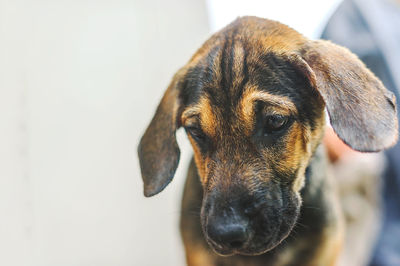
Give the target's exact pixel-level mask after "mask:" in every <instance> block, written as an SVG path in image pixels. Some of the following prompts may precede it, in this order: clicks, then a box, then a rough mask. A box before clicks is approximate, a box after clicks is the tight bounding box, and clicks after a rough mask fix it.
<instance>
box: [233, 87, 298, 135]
mask: <svg viewBox="0 0 400 266" xmlns="http://www.w3.org/2000/svg"><path fill="white" fill-rule="evenodd" d="M256 101H262V102H264V103H266V104H267V105H270V106H271V107H273V108H274V109H276V110H279V112H280V113H284V114H287V115H290V114H297V108H296V106H295V105H294V103H293V102H292V101H290V100H289V98H288V97H286V96H279V95H274V94H270V93H268V92H265V91H259V90H257V89H255V88H249V89H247V90H246V91H245V92H244V93H243V95H242V97H241V100H240V103H239V109H240V110H238V111H239V113H240V114H241V117H242V120H243V121H245V123H246V125H247V126H246V128H247V129H248V131H249V132H250V130H251V128H252V125H253V117H254V104H255V102H256Z"/></svg>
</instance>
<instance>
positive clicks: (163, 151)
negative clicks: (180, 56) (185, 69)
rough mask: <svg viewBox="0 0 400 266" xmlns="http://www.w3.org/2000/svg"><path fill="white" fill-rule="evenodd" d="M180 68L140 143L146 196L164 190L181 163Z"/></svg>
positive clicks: (140, 158)
mask: <svg viewBox="0 0 400 266" xmlns="http://www.w3.org/2000/svg"><path fill="white" fill-rule="evenodd" d="M180 72H181V71H180ZM180 72H178V73H177V74H176V75H175V76H174V78H173V80H172V82H171V83H170V85H169V87H168V89H167V91H166V92H165V94H164V96H163V98H162V99H161V102H160V104H159V105H158V108H157V111H156V113H155V115H154V117H153V119H152V120H151V122H150V125H149V126H148V128H147V129H146V131H145V133H144V135H143V137H142V139H141V140H140V143H139V147H138V155H139V162H140V169H141V172H142V178H143V183H144V195H145V196H146V197H151V196H153V195H155V194H157V193H159V192H161V191H162V190H163V189H164V188H165V187H166V186H167V185H168V184H169V183H170V182H171V180H172V178H173V177H174V174H175V171H176V168H177V167H178V163H179V157H180V150H179V147H178V143H177V141H176V136H175V134H176V130H177V128H178V121H177V113H178V109H179V98H178V95H179V91H180V87H181V86H182V81H181V76H182V75H181V73H180Z"/></svg>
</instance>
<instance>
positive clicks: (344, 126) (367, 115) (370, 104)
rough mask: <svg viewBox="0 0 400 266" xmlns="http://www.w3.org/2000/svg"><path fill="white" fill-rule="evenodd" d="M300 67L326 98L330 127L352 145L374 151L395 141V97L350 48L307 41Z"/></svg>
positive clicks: (324, 98) (363, 149) (365, 150)
mask: <svg viewBox="0 0 400 266" xmlns="http://www.w3.org/2000/svg"><path fill="white" fill-rule="evenodd" d="M301 56H302V58H303V59H304V61H305V62H304V61H303V63H304V64H303V65H302V67H301V70H302V72H303V73H305V74H306V76H307V77H308V79H309V80H310V83H311V85H312V86H313V87H314V88H315V89H316V90H317V91H318V92H319V94H320V95H321V96H322V98H323V100H324V101H325V104H326V107H327V110H328V114H329V118H330V121H331V124H332V127H333V129H334V131H335V132H336V134H337V135H338V136H339V138H340V139H342V140H343V141H344V142H345V143H346V144H347V145H349V146H350V147H351V148H353V149H355V150H358V151H363V152H374V151H380V150H382V149H385V148H388V147H390V146H392V145H394V144H395V142H396V141H397V134H398V133H397V128H398V125H397V115H396V98H395V96H394V95H393V93H391V92H390V91H388V90H387V89H386V88H385V87H384V86H383V84H382V82H381V81H380V80H379V79H378V78H377V77H376V76H375V75H374V74H373V73H372V72H371V71H370V70H369V69H367V68H366V66H365V65H364V64H363V63H362V62H361V61H360V60H359V59H358V58H357V57H356V56H355V55H354V54H352V53H351V52H350V51H349V50H347V49H346V48H343V47H340V46H338V45H335V44H333V43H331V42H329V41H321V40H320V41H310V42H309V43H307V45H306V46H305V47H304V49H303V50H302V52H301Z"/></svg>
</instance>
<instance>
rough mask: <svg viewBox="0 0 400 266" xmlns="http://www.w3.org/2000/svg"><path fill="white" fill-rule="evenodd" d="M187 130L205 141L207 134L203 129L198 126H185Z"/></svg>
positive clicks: (194, 136) (195, 137) (197, 139)
mask: <svg viewBox="0 0 400 266" xmlns="http://www.w3.org/2000/svg"><path fill="white" fill-rule="evenodd" d="M185 130H186V132H187V133H188V134H190V135H191V136H192V137H193V138H194V139H195V140H196V141H204V140H205V138H206V136H205V135H204V133H203V131H202V130H201V129H200V128H197V127H185Z"/></svg>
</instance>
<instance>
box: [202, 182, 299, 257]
mask: <svg viewBox="0 0 400 266" xmlns="http://www.w3.org/2000/svg"><path fill="white" fill-rule="evenodd" d="M275 191H276V192H274V194H277V195H275V196H274V197H272V198H275V200H273V199H271V195H269V197H263V196H259V195H258V196H257V195H252V196H251V195H250V194H249V193H245V192H243V190H242V191H238V190H229V191H228V192H221V191H220V190H217V189H215V190H214V191H211V192H209V193H208V195H205V197H204V201H203V207H202V214H201V222H202V228H203V232H204V235H205V238H206V240H207V242H208V243H209V245H210V246H211V247H212V248H213V249H214V251H215V252H217V253H218V254H220V255H226V256H229V255H233V254H242V255H258V254H262V253H264V252H266V251H268V250H270V249H272V248H274V247H275V246H276V245H278V244H279V243H280V242H281V241H282V240H283V239H284V238H286V236H287V235H288V234H289V232H290V231H291V229H292V227H293V225H294V223H295V221H296V220H297V216H298V207H299V202H298V201H297V200H296V199H295V198H294V201H290V202H284V201H283V200H282V199H283V198H286V199H289V198H290V197H288V196H283V197H282V193H281V191H278V190H275ZM268 198H269V199H270V200H268Z"/></svg>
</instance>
